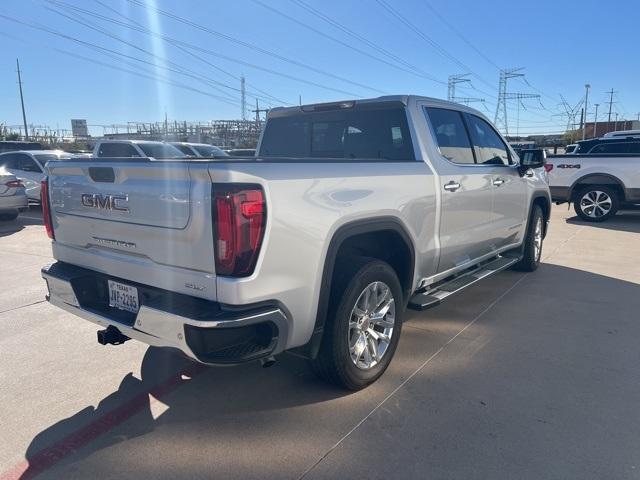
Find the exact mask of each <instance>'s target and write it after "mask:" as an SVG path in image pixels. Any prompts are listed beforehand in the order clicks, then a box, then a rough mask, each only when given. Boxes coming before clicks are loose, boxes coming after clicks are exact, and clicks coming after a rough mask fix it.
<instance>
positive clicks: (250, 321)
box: [42, 262, 288, 365]
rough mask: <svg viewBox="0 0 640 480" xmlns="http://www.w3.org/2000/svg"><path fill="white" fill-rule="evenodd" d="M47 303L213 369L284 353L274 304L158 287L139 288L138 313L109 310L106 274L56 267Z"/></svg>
mask: <svg viewBox="0 0 640 480" xmlns="http://www.w3.org/2000/svg"><path fill="white" fill-rule="evenodd" d="M42 277H43V278H44V279H45V280H46V282H47V286H48V289H49V295H48V296H47V299H48V301H49V302H50V303H51V304H53V305H56V306H57V307H60V308H62V309H64V310H66V311H68V312H70V313H73V314H74V315H77V316H79V317H81V318H84V319H85V320H88V321H90V322H93V323H95V324H97V325H100V326H102V327H105V328H106V327H109V326H113V327H115V328H117V329H118V330H119V331H120V332H121V333H122V334H123V335H126V336H127V337H129V338H132V339H135V340H138V341H141V342H143V343H146V344H148V345H153V346H158V347H173V348H178V349H179V350H182V352H184V353H185V354H186V355H187V356H188V357H191V358H193V359H195V360H197V361H199V362H202V363H206V364H211V365H228V364H236V363H244V362H248V361H252V360H257V359H259V358H264V357H268V356H271V355H274V354H277V353H280V352H281V351H282V350H284V348H285V344H286V339H287V333H288V331H287V329H288V323H287V319H286V316H285V314H284V313H283V311H282V310H281V309H280V308H279V307H277V306H275V305H260V306H252V307H243V308H237V307H231V306H227V305H222V304H219V303H217V302H211V301H207V300H203V299H200V298H195V297H189V296H187V295H182V294H176V293H174V292H169V291H167V290H161V289H158V288H155V287H149V286H145V285H140V284H136V283H135V282H130V281H127V280H121V281H122V282H123V283H126V284H129V285H133V286H135V287H137V288H138V296H139V302H140V310H139V311H138V313H137V314H134V313H129V312H124V311H120V310H117V309H115V308H112V307H109V306H108V297H107V295H108V290H107V287H106V281H107V278H113V279H114V280H119V279H118V278H115V277H109V276H107V275H105V274H102V273H99V272H96V271H93V270H88V269H85V268H80V267H76V266H74V265H70V264H66V263H63V262H57V263H54V264H52V265H49V266H46V267H44V268H43V269H42Z"/></svg>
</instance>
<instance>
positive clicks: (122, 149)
mask: <svg viewBox="0 0 640 480" xmlns="http://www.w3.org/2000/svg"><path fill="white" fill-rule="evenodd" d="M98 156H99V157H114V158H118V157H123V158H126V157H139V156H140V154H139V153H138V151H137V150H136V149H135V148H134V147H133V145H130V144H128V143H101V144H100V149H99V150H98Z"/></svg>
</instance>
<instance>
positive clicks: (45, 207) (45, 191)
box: [40, 177, 56, 240]
mask: <svg viewBox="0 0 640 480" xmlns="http://www.w3.org/2000/svg"><path fill="white" fill-rule="evenodd" d="M40 202H41V204H42V219H43V220H44V228H45V229H46V230H47V236H48V237H49V238H50V239H52V240H55V239H56V237H55V234H54V233H53V223H52V222H51V208H50V205H49V179H48V178H47V177H44V180H42V182H41V183H40Z"/></svg>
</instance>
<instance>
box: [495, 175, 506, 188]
mask: <svg viewBox="0 0 640 480" xmlns="http://www.w3.org/2000/svg"><path fill="white" fill-rule="evenodd" d="M503 183H504V179H503V178H500V177H498V178H496V179H494V180H493V184H494V185H495V186H496V187H499V186H500V185H502V184H503Z"/></svg>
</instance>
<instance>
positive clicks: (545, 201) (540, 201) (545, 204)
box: [525, 192, 551, 236]
mask: <svg viewBox="0 0 640 480" xmlns="http://www.w3.org/2000/svg"><path fill="white" fill-rule="evenodd" d="M535 205H539V206H540V208H541V209H542V216H543V220H544V222H543V225H544V235H545V236H546V235H547V226H548V223H549V218H550V217H551V197H550V196H549V194H548V193H546V192H536V193H534V194H533V196H532V197H531V203H530V205H529V215H527V225H528V224H529V216H530V215H531V211H532V210H533V207H534V206H535ZM525 235H526V232H525Z"/></svg>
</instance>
